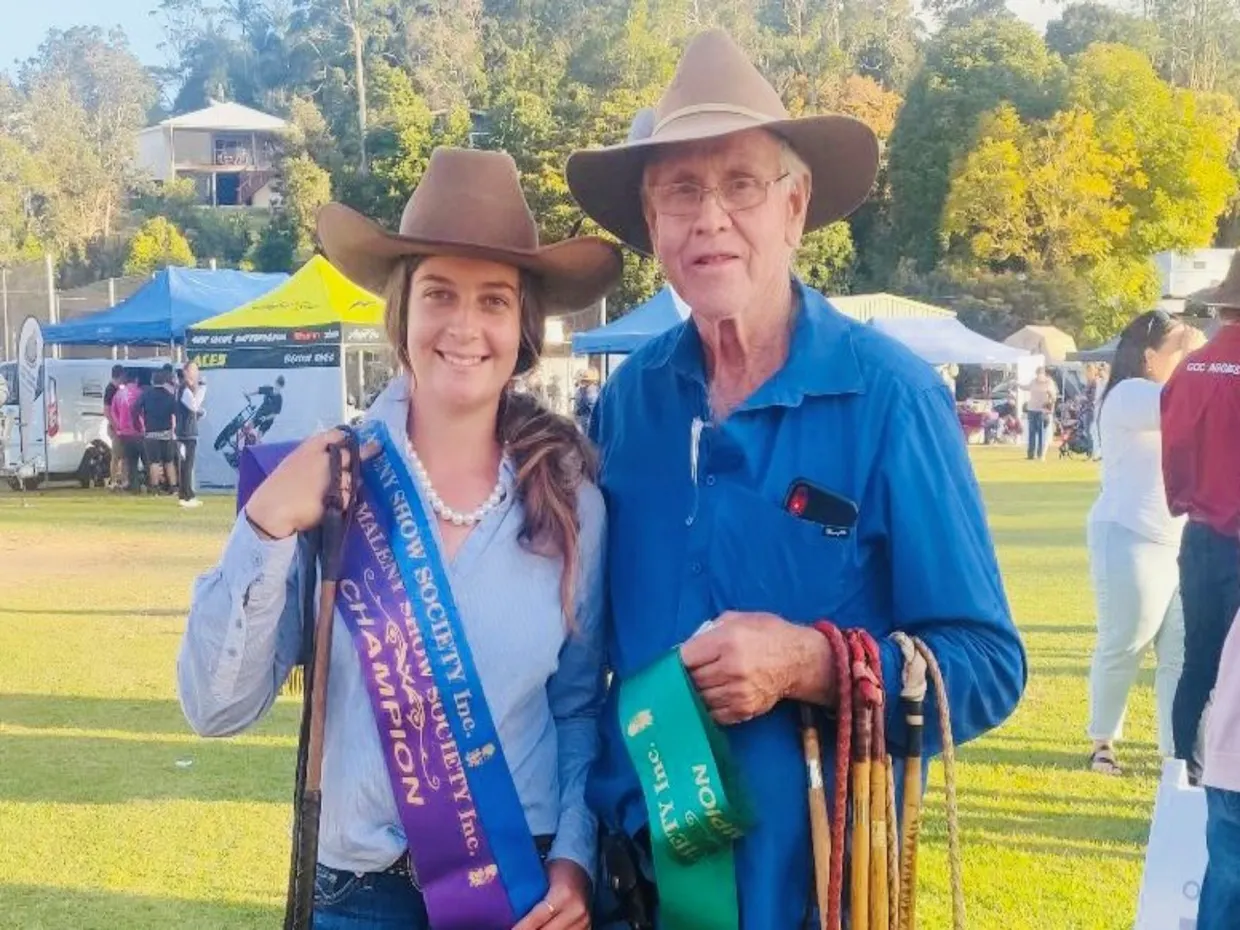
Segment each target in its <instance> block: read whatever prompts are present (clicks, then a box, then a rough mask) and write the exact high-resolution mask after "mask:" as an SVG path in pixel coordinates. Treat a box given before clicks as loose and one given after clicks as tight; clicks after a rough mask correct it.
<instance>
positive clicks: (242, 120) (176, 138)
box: [137, 101, 288, 207]
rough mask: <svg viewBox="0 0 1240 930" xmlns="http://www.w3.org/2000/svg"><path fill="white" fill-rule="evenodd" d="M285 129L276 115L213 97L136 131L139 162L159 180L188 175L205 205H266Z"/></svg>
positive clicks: (270, 197)
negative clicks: (199, 107)
mask: <svg viewBox="0 0 1240 930" xmlns="http://www.w3.org/2000/svg"><path fill="white" fill-rule="evenodd" d="M287 129H288V124H287V123H286V122H285V121H284V120H282V119H280V118H279V117H276V116H271V115H269V114H267V113H262V112H259V111H258V110H254V109H251V108H250V107H246V106H242V105H241V104H239V103H219V102H215V101H212V103H211V106H209V107H207V108H206V109H203V110H195V111H194V112H193V113H185V114H183V115H182V116H174V117H171V118H170V119H166V120H164V121H163V122H162V123H159V124H158V125H155V126H150V127H148V128H147V129H143V130H142V131H141V132H139V133H138V137H137V147H138V166H139V167H140V168H142V169H145V170H146V171H148V172H150V173H151V175H152V176H153V177H154V178H155V180H157V181H170V180H173V179H175V178H190V179H191V180H193V182H194V187H195V189H196V190H197V191H198V200H199V202H200V203H202V204H203V205H205V206H214V207H270V206H271V205H272V198H273V196H274V187H273V184H272V182H273V180H274V179H275V163H276V157H277V153H278V151H279V142H280V137H281V135H282V134H283V133H284V132H285V131H286V130H287Z"/></svg>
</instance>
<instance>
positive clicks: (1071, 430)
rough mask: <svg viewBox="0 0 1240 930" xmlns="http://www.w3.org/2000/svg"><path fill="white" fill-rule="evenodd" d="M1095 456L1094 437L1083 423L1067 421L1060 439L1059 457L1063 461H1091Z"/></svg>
mask: <svg viewBox="0 0 1240 930" xmlns="http://www.w3.org/2000/svg"><path fill="white" fill-rule="evenodd" d="M1093 455H1094V437H1093V436H1091V435H1090V433H1089V430H1088V429H1086V428H1085V427H1084V426H1083V425H1082V423H1081V421H1080V420H1079V419H1078V420H1072V421H1065V422H1064V424H1063V426H1062V427H1061V432H1060V437H1059V457H1060V458H1061V459H1073V458H1077V457H1080V458H1082V459H1091V458H1093Z"/></svg>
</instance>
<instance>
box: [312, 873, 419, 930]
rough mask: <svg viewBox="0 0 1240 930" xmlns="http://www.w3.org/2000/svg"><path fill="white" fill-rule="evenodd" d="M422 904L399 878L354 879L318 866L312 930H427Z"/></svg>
mask: <svg viewBox="0 0 1240 930" xmlns="http://www.w3.org/2000/svg"><path fill="white" fill-rule="evenodd" d="M430 928H431V924H430V919H429V918H428V917H427V916H426V904H425V903H424V902H423V901H422V894H421V892H419V891H418V889H417V888H416V887H414V885H413V882H412V881H410V880H409V879H408V878H406V877H405V876H402V875H391V874H387V873H373V872H368V873H366V874H364V875H357V874H355V873H353V872H343V871H341V870H339V869H329V868H327V867H326V866H324V865H320V866H318V868H317V869H316V870H315V874H314V930H430Z"/></svg>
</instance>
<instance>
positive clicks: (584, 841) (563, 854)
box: [547, 806, 598, 885]
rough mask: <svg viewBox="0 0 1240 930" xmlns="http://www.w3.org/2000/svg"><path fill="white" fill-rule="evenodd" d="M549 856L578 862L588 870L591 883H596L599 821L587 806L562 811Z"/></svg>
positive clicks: (587, 873)
mask: <svg viewBox="0 0 1240 930" xmlns="http://www.w3.org/2000/svg"><path fill="white" fill-rule="evenodd" d="M547 858H548V859H567V860H568V861H570V862H575V863H577V865H579V866H581V867H582V868H583V869H585V870H586V875H588V876H589V877H590V884H591V885H593V884H595V879H596V878H597V873H598V821H597V820H595V818H594V815H593V814H591V813H590V812H589V810H588V809H587V808H586V807H584V806H582V807H573V808H568V809H565V810H564V811H562V812H561V814H560V827H559V829H558V830H557V831H556V834H555V840H554V841H553V842H552V844H551V853H550V855H548V857H547Z"/></svg>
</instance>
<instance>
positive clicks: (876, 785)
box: [858, 708, 891, 930]
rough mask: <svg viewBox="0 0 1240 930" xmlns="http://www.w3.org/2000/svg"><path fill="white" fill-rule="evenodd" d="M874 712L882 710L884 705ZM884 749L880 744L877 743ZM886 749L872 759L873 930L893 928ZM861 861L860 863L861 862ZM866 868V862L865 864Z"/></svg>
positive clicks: (871, 903)
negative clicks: (889, 868) (888, 848)
mask: <svg viewBox="0 0 1240 930" xmlns="http://www.w3.org/2000/svg"><path fill="white" fill-rule="evenodd" d="M874 713H876V714H881V713H882V708H877V709H875V711H874ZM875 748H876V749H877V750H878V751H879V752H882V750H881V748H880V747H877V746H876V747H875ZM885 760H886V753H883V754H882V755H880V756H878V757H876V758H875V759H873V760H872V761H871V762H870V863H869V873H870V930H891V918H890V916H889V914H890V909H891V897H890V889H889V887H888V877H887V763H886V761H885ZM858 865H860V863H858ZM862 871H864V866H862Z"/></svg>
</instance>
